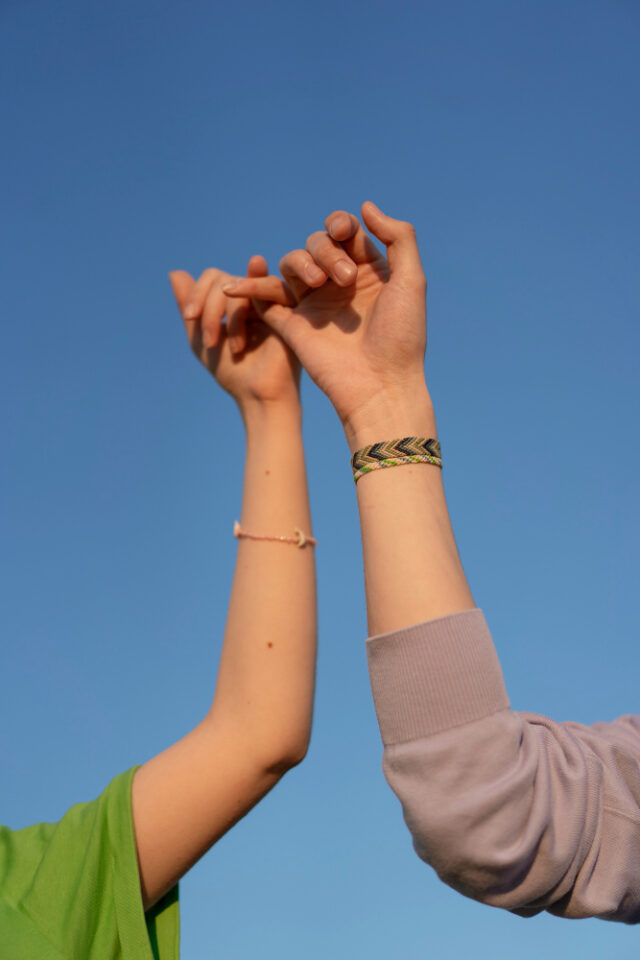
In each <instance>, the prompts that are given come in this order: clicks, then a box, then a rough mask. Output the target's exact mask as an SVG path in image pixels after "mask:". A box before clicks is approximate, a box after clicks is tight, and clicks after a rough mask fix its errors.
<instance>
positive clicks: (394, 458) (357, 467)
mask: <svg viewBox="0 0 640 960" xmlns="http://www.w3.org/2000/svg"><path fill="white" fill-rule="evenodd" d="M405 463H431V464H433V466H435V467H440V469H441V470H442V455H441V452H440V443H439V441H438V440H433V439H431V440H429V439H427V438H426V437H401V438H400V439H399V440H381V441H380V443H372V444H370V445H369V446H368V447H363V448H362V449H361V450H356V452H355V453H354V455H353V456H352V458H351V466H352V468H353V479H354V481H355V482H356V483H357V482H358V480H359V479H360V477H364V475H365V473H371V471H372V470H382V469H384V468H385V467H399V466H402V465H403V464H405Z"/></svg>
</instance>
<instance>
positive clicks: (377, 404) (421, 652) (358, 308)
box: [225, 204, 640, 922]
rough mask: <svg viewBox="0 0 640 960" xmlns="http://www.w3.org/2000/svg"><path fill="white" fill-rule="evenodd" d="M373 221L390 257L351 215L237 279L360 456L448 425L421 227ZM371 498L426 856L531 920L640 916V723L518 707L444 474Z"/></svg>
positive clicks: (408, 804) (362, 495)
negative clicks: (478, 598)
mask: <svg viewBox="0 0 640 960" xmlns="http://www.w3.org/2000/svg"><path fill="white" fill-rule="evenodd" d="M362 215H363V219H364V223H365V225H366V226H367V227H368V228H369V230H370V231H371V232H372V233H373V234H374V236H375V237H377V238H378V239H379V240H381V241H382V242H383V243H384V244H385V246H386V248H387V256H388V260H386V259H385V258H383V257H382V255H381V254H380V253H379V252H378V250H377V248H375V247H374V245H373V243H372V242H371V240H369V239H368V237H367V235H366V233H365V232H364V230H363V229H362V227H361V225H360V224H359V222H358V221H357V219H356V218H355V217H352V216H351V215H349V214H346V213H344V212H343V211H337V212H336V213H334V214H332V215H331V216H330V217H329V218H327V221H326V223H325V226H326V231H320V232H318V233H316V234H312V235H311V237H309V239H308V241H307V245H306V249H305V250H304V251H303V250H296V251H293V252H292V253H290V254H288V255H287V256H286V257H285V258H284V259H283V261H282V262H281V270H282V273H283V276H284V277H285V280H286V281H287V283H286V284H283V283H282V282H281V281H279V280H278V279H277V278H257V279H254V280H243V281H239V282H236V283H235V284H234V285H233V286H232V287H229V288H225V289H228V290H233V291H234V292H235V293H244V294H245V295H251V296H254V297H258V298H260V297H263V298H264V300H265V301H272V305H271V306H269V307H268V308H266V303H261V304H260V309H261V312H262V315H263V316H264V317H265V318H266V319H267V320H268V322H269V323H270V324H271V325H272V326H273V327H274V329H277V330H279V331H280V332H281V334H282V336H283V337H284V338H285V339H286V341H287V342H288V343H289V344H290V345H291V347H292V348H293V349H294V350H295V351H296V353H297V355H298V357H299V358H300V360H301V361H302V363H303V364H304V366H305V367H306V369H307V370H308V372H309V373H310V375H311V376H312V377H313V378H314V379H315V380H316V382H317V383H318V385H319V386H320V387H321V388H322V389H323V390H325V392H326V393H327V394H328V396H329V397H330V399H331V400H332V402H333V404H334V406H335V408H336V411H337V413H338V415H339V417H340V420H341V422H342V424H343V427H344V429H345V435H346V438H347V442H348V444H349V447H350V450H351V452H352V453H353V452H354V451H357V450H360V449H361V448H363V447H366V446H367V445H369V444H373V443H379V442H381V441H390V440H396V439H398V438H404V437H421V438H427V439H435V438H436V437H437V433H436V423H435V417H434V411H433V404H432V401H431V398H430V395H429V392H428V390H427V386H426V382H425V377H424V368H423V361H424V351H425V345H426V328H425V279H424V273H423V270H422V266H421V264H420V258H419V254H418V248H417V244H416V239H415V233H414V231H413V229H412V227H411V226H410V225H409V224H407V223H403V222H401V221H397V220H393V219H392V218H390V217H386V216H385V215H384V214H382V213H381V212H380V211H379V210H378V209H377V208H376V207H375V206H374V205H373V204H365V205H364V206H363V208H362ZM314 269H315V270H318V269H319V270H320V273H319V274H317V273H316V274H315V275H314V274H313V273H312V270H314ZM294 300H295V301H296V302H297V305H296V306H295V307H292V306H291V304H292V301H294ZM443 455H444V460H445V464H446V442H445V444H444V454H443ZM357 496H358V506H359V511H360V521H361V530H362V542H363V552H364V567H365V586H366V594H367V610H368V618H369V632H370V634H371V637H370V639H369V641H368V654H369V665H370V672H371V682H372V688H373V694H374V700H375V704H376V711H377V714H378V720H379V723H380V730H381V733H382V738H383V742H384V745H385V750H384V760H383V763H384V770H385V774H386V776H387V779H388V781H389V783H390V785H391V786H392V788H393V789H394V791H395V792H396V794H397V795H398V797H399V799H400V801H401V803H402V806H403V811H404V815H405V819H406V822H407V825H408V827H409V829H410V830H411V833H412V836H413V840H414V846H415V848H416V851H417V852H418V854H419V855H420V856H421V857H422V858H423V859H424V860H426V861H427V862H428V863H430V864H431V865H432V866H433V867H434V868H435V869H436V870H437V871H438V873H439V875H440V876H441V877H442V878H443V879H444V880H445V881H446V882H447V883H449V884H451V885H452V886H454V887H455V888H456V889H458V890H460V891H461V892H462V893H464V894H466V895H467V896H470V897H474V898H476V899H479V900H482V901H484V902H487V903H490V904H493V905H495V906H501V907H505V908H507V909H510V910H514V911H516V912H518V913H520V914H522V915H524V916H528V915H531V914H534V913H537V912H539V911H540V910H542V909H545V908H546V909H548V910H550V911H551V912H554V913H557V914H559V915H562V916H571V917H584V916H594V915H595V916H601V917H605V918H608V919H616V920H623V921H627V922H638V921H639V920H640V718H638V717H630V718H623V719H621V720H620V721H618V722H616V723H613V724H599V725H595V726H594V727H583V726H581V725H579V724H557V723H554V722H553V721H551V720H548V719H547V718H546V717H540V716H538V715H536V714H520V713H516V712H514V711H511V710H510V709H509V703H508V699H507V695H506V691H505V688H504V683H503V680H502V674H501V671H500V666H499V663H498V659H497V656H496V652H495V649H494V647H493V643H492V640H491V635H490V634H489V631H488V629H487V626H486V623H485V621H484V617H483V615H482V613H481V612H480V611H479V610H477V609H475V606H474V601H473V598H472V596H471V592H470V590H469V586H468V584H467V581H466V578H465V575H464V573H463V570H462V566H461V563H460V559H459V556H458V552H457V549H456V545H455V542H454V538H453V533H452V529H451V523H450V520H449V515H448V510H447V506H446V501H445V496H444V489H443V485H442V474H441V472H440V470H439V469H438V468H437V467H436V466H433V465H431V464H427V463H421V464H416V465H415V466H414V465H403V466H398V467H390V468H388V469H376V470H374V471H372V472H371V473H368V474H365V475H364V476H362V477H361V479H360V480H359V481H358V484H357Z"/></svg>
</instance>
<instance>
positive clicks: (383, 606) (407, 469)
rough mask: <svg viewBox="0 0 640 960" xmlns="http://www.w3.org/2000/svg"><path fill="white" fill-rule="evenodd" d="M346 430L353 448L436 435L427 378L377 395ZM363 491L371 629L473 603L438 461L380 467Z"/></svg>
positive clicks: (418, 619) (414, 620)
mask: <svg viewBox="0 0 640 960" xmlns="http://www.w3.org/2000/svg"><path fill="white" fill-rule="evenodd" d="M345 430H346V434H347V442H348V443H349V446H350V449H351V452H352V453H353V452H355V450H358V449H360V448H361V447H364V446H366V445H368V444H370V443H375V442H377V441H380V440H392V439H396V438H399V437H407V436H420V437H433V438H436V437H437V432H436V423H435V415H434V411H433V404H432V403H431V399H430V397H429V394H428V391H427V388H426V385H425V384H424V382H417V383H416V384H415V386H414V387H412V389H411V390H410V391H404V392H403V394H402V395H401V396H398V397H390V396H389V397H384V396H380V397H378V398H376V400H375V403H372V404H371V405H370V409H368V410H367V411H361V412H360V413H359V415H358V417H357V418H356V419H354V421H353V422H350V423H348V424H346V425H345ZM445 454H446V450H445ZM357 496H358V508H359V512H360V524H361V531H362V548H363V556H364V570H365V589H366V595H367V614H368V623H369V634H370V635H376V634H380V633H387V632H389V631H392V630H397V629H399V628H401V627H406V626H409V625H410V624H413V623H419V622H421V621H424V620H431V619H434V618H435V617H441V616H444V615H446V614H449V613H455V612H457V611H460V610H466V609H469V608H471V607H473V606H474V601H473V597H472V595H471V591H470V588H469V585H468V583H467V579H466V577H465V574H464V570H463V569H462V563H461V561H460V557H459V555H458V550H457V547H456V543H455V539H454V536H453V530H452V528H451V521H450V518H449V512H448V509H447V503H446V499H445V495H444V487H443V482H442V471H441V470H440V469H439V468H438V467H435V466H432V465H431V464H416V465H415V466H413V465H411V466H408V465H403V466H398V467H392V468H388V469H383V470H376V471H373V472H372V473H371V474H367V475H366V476H364V477H362V478H361V479H360V480H359V481H358V484H357Z"/></svg>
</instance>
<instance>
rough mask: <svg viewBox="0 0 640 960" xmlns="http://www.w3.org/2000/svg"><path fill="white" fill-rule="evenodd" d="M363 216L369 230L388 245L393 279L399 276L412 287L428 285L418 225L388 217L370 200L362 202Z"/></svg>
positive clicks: (399, 278)
mask: <svg viewBox="0 0 640 960" xmlns="http://www.w3.org/2000/svg"><path fill="white" fill-rule="evenodd" d="M362 219H363V220H364V222H365V226H366V227H367V229H369V230H370V231H371V233H372V234H373V235H374V236H375V237H377V238H378V240H381V241H382V243H384V245H385V246H386V248H387V259H388V260H389V269H390V270H391V277H392V279H393V278H395V279H398V280H400V281H401V282H402V283H406V284H407V285H408V286H415V285H416V284H420V285H422V284H424V282H425V279H424V270H423V268H422V261H421V260H420V253H419V251H418V243H417V241H416V231H415V229H414V227H413V226H412V225H411V224H410V223H406V222H405V221H404V220H394V219H393V217H388V216H387V215H386V213H383V212H382V210H380V208H379V207H376V205H375V203H371V201H370V200H367V201H366V202H365V203H363V204H362Z"/></svg>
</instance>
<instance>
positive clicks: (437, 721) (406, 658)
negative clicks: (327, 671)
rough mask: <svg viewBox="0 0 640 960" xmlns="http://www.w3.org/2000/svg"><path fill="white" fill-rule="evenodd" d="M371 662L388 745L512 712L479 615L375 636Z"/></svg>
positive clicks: (463, 615) (470, 612) (474, 612)
mask: <svg viewBox="0 0 640 960" xmlns="http://www.w3.org/2000/svg"><path fill="white" fill-rule="evenodd" d="M367 657H368V661H369V676H370V678H371V688H372V690H373V699H374V703H375V708H376V714H377V716H378V724H379V725H380V733H381V735H382V741H383V743H384V744H385V746H389V745H390V744H392V743H402V742H404V741H407V740H415V739H417V738H419V737H428V736H432V735H433V734H434V733H438V732H439V731H441V730H448V729H450V728H451V727H458V726H461V725H462V724H463V723H470V722H471V721H473V720H480V719H482V718H483V717H488V716H490V715H491V714H493V713H496V712H497V711H498V710H504V709H507V708H508V707H509V698H508V697H507V691H506V689H505V685H504V680H503V678H502V670H501V669H500V663H499V661H498V655H497V653H496V649H495V647H494V645H493V640H492V639H491V634H490V632H489V628H488V627H487V623H486V621H485V618H484V615H483V613H482V611H481V610H477V609H476V610H464V611H463V612H462V613H453V614H451V615H450V616H448V617H440V618H438V619H437V620H428V621H427V622H426V623H417V624H415V625H414V626H411V627H407V628H405V629H403V630H395V631H394V632H393V633H384V634H380V635H379V636H377V637H370V638H369V639H368V640H367Z"/></svg>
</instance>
